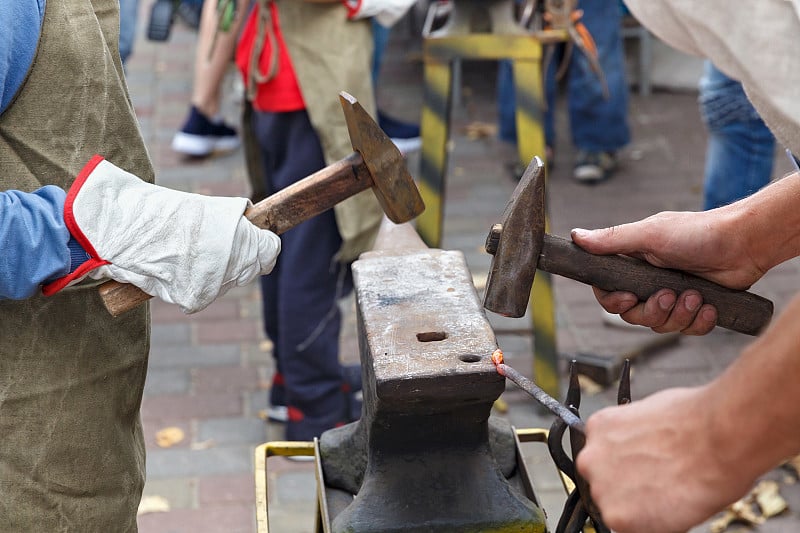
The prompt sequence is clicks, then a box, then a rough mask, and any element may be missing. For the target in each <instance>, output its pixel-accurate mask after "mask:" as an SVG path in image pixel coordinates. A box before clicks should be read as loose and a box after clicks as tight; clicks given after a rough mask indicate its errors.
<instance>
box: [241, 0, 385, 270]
mask: <svg viewBox="0 0 800 533" xmlns="http://www.w3.org/2000/svg"><path fill="white" fill-rule="evenodd" d="M260 1H261V2H262V3H264V4H265V5H266V1H265V0H260ZM276 4H277V6H278V16H279V17H280V18H279V20H280V24H281V33H282V34H283V38H284V41H285V42H286V48H287V50H288V52H289V56H290V57H291V59H292V66H293V67H294V71H295V74H296V75H297V81H298V84H299V85H300V91H301V92H302V93H303V100H304V102H305V104H306V111H307V112H308V116H309V119H310V120H311V124H312V125H313V126H314V130H316V132H317V135H318V136H319V139H320V143H321V145H322V151H323V153H324V155H325V161H326V163H327V164H329V165H330V164H331V163H334V162H336V161H338V160H339V159H342V158H344V157H346V156H347V155H349V154H350V153H351V152H352V151H353V146H352V145H351V144H350V134H349V133H348V131H347V123H346V122H345V119H344V114H343V113H342V106H341V104H340V103H339V92H340V91H347V92H348V93H350V94H352V95H353V96H355V97H356V98H357V99H358V101H359V103H360V104H361V105H362V106H363V107H364V109H365V110H366V111H367V113H369V114H370V115H372V116H373V117H374V116H375V96H374V91H373V87H372V74H371V70H370V69H371V68H372V25H371V24H372V23H371V21H370V20H368V19H367V20H359V21H349V20H347V9H346V8H345V7H344V5H342V4H341V3H339V2H336V3H314V2H299V1H297V0H276ZM250 113H251V110H250V109H249V108H248V106H245V113H244V116H243V118H242V125H243V130H244V136H245V142H244V146H245V154H246V156H247V160H248V172H249V174H250V181H251V184H252V186H253V191H254V196H255V198H254V199H255V200H259V199H260V197H263V195H265V194H266V193H265V191H264V190H263V189H264V187H263V183H262V182H263V178H262V176H263V175H264V174H263V170H261V168H260V158H259V155H258V154H257V153H255V152H257V150H258V148H257V143H255V142H254V141H253V139H252V130H251V129H250V125H251V124H252V122H251V119H250ZM248 137H249V139H248ZM334 212H335V213H336V224H337V226H338V228H339V233H340V234H341V236H342V248H341V250H340V251H339V254H338V256H337V257H338V259H339V260H340V261H343V262H349V261H353V260H355V259H357V258H358V256H359V254H360V253H361V252H364V251H367V250H369V249H371V248H372V244H373V242H374V240H375V236H376V234H377V231H378V227H379V226H380V222H381V218H382V217H383V211H382V210H381V207H380V205H379V204H378V201H377V199H376V198H375V194H374V193H373V192H372V191H363V192H361V193H359V194H357V195H355V196H353V197H351V198H349V199H347V200H345V201H344V202H341V203H340V204H338V205H337V206H336V207H335V208H334Z"/></svg>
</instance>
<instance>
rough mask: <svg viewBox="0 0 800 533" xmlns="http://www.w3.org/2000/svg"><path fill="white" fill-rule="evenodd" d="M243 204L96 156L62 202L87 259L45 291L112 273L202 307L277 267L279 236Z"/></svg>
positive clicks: (190, 308)
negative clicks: (163, 182)
mask: <svg viewBox="0 0 800 533" xmlns="http://www.w3.org/2000/svg"><path fill="white" fill-rule="evenodd" d="M248 205H250V201H249V200H248V199H246V198H227V197H213V196H203V195H200V194H192V193H186V192H180V191H175V190H172V189H167V188H164V187H159V186H157V185H152V184H149V183H146V182H144V181H142V180H141V179H139V178H138V177H136V176H134V175H133V174H130V173H128V172H126V171H124V170H122V169H120V168H118V167H116V166H114V165H113V164H111V163H110V162H108V161H106V160H104V159H103V158H102V157H100V156H95V157H94V158H93V159H92V160H91V161H90V162H89V163H87V165H86V166H85V167H84V168H83V170H82V171H81V173H80V175H79V176H78V177H77V178H76V180H75V182H74V183H73V185H72V187H71V188H70V190H69V191H68V193H67V200H66V203H65V205H64V219H65V221H66V224H67V227H68V228H69V230H70V233H71V234H72V237H73V238H74V239H75V240H77V241H78V243H80V245H81V246H82V247H83V249H84V250H85V251H86V257H85V258H82V261H83V262H82V263H81V264H80V265H79V266H78V267H77V269H75V268H74V267H73V272H72V273H71V274H69V275H68V276H65V277H64V278H60V279H58V280H56V281H54V282H53V283H50V284H48V285H46V286H45V287H44V290H43V292H44V293H45V294H53V293H55V292H58V291H59V290H61V289H63V288H64V287H66V286H68V285H71V284H74V283H77V282H78V281H80V280H81V279H83V278H84V277H86V276H89V277H91V278H94V279H101V278H111V279H114V280H116V281H119V282H122V283H131V284H133V285H136V286H137V287H139V288H140V289H142V290H143V291H144V292H146V293H147V294H150V295H152V296H158V297H159V298H161V299H162V300H164V301H165V302H168V303H174V304H177V305H178V306H179V307H180V308H181V310H183V312H184V313H194V312H197V311H200V310H201V309H203V308H205V307H206V306H207V305H208V304H210V303H211V302H212V301H214V300H215V299H216V298H217V297H219V296H221V295H222V294H224V293H225V292H227V291H228V290H229V289H231V288H232V287H234V286H241V285H246V284H248V283H250V282H251V281H253V280H254V279H255V278H257V277H258V276H260V275H262V274H267V273H269V272H270V271H271V270H272V268H273V267H274V266H275V261H276V259H277V257H278V253H280V249H281V244H280V239H279V238H278V236H277V235H275V234H274V233H272V232H270V231H267V230H263V229H259V228H257V227H256V226H254V225H253V224H251V223H250V222H249V221H248V220H247V219H246V218H245V217H244V216H242V215H243V213H244V211H245V209H246V208H247V207H248ZM74 264H75V263H73V265H74Z"/></svg>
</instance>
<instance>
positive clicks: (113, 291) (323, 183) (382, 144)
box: [98, 92, 425, 316]
mask: <svg viewBox="0 0 800 533" xmlns="http://www.w3.org/2000/svg"><path fill="white" fill-rule="evenodd" d="M339 101H340V102H341V104H342V110H343V111H344V116H345V121H346V122H347V131H348V133H349V134H350V143H351V144H352V146H353V153H351V154H350V155H348V156H347V157H345V158H344V159H341V160H339V161H337V162H336V163H333V164H331V165H328V166H327V167H325V168H323V169H322V170H320V171H318V172H315V173H314V174H311V175H310V176H307V177H305V178H303V179H302V180H300V181H298V182H296V183H294V184H292V185H290V186H289V187H286V188H285V189H282V190H280V191H278V192H277V193H275V194H273V195H271V196H269V197H267V198H265V199H264V200H262V201H260V202H258V203H257V204H255V205H253V206H252V207H249V208H248V209H247V210H246V211H245V212H244V216H245V217H247V219H248V220H249V221H250V222H252V223H253V224H255V225H256V226H258V227H259V228H262V229H268V230H270V231H272V232H274V233H276V234H278V235H280V234H281V233H284V232H285V231H288V230H290V229H292V228H293V227H295V226H297V225H298V224H300V223H301V222H303V221H305V220H308V219H310V218H312V217H314V216H316V215H318V214H320V213H322V212H324V211H327V210H328V209H330V208H332V207H333V206H335V205H336V204H338V203H339V202H341V201H342V200H346V199H347V198H349V197H351V196H353V195H355V194H357V193H359V192H361V191H363V190H365V189H369V188H372V190H373V192H374V193H375V196H376V197H377V198H378V203H380V205H381V207H382V208H383V210H384V212H385V213H386V216H387V217H388V218H389V219H390V220H391V221H392V222H395V223H397V224H401V223H403V222H408V221H409V220H411V219H413V218H414V217H416V216H417V215H419V214H420V213H422V211H423V210H424V209H425V204H424V203H423V202H422V197H420V194H419V190H417V186H416V184H415V183H414V180H413V178H412V177H411V175H410V174H409V172H408V168H407V167H406V164H405V160H404V159H403V155H402V154H401V153H400V150H398V149H397V147H396V146H395V145H394V143H393V142H392V140H391V139H390V138H389V137H388V136H387V135H386V134H385V133H384V132H383V130H381V128H380V127H379V126H378V125H377V124H376V123H375V121H374V120H373V119H372V117H370V116H369V114H368V113H367V112H366V111H365V110H364V108H363V107H361V104H359V103H358V101H357V100H356V99H355V98H354V97H353V96H351V95H349V94H347V93H346V92H341V93H339ZM98 290H99V292H100V297H101V298H102V300H103V304H104V305H105V306H106V309H108V311H109V313H111V315H113V316H119V315H121V314H122V313H124V312H126V311H128V310H130V309H133V308H134V307H137V306H138V305H139V304H141V303H142V302H145V301H147V300H149V299H150V298H152V296H151V295H149V294H147V293H145V292H144V291H142V290H141V289H139V288H138V287H136V286H134V285H128V284H125V283H119V282H116V281H108V282H106V283H104V284H102V285H101V286H100V287H99V289H98Z"/></svg>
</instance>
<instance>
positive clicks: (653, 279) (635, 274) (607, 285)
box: [537, 234, 773, 335]
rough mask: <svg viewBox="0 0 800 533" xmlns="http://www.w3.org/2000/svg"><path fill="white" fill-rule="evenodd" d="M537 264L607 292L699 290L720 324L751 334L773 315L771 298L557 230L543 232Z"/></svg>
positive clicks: (644, 293)
mask: <svg viewBox="0 0 800 533" xmlns="http://www.w3.org/2000/svg"><path fill="white" fill-rule="evenodd" d="M537 268H539V269H541V270H544V271H546V272H550V273H551V274H558V275H560V276H564V277H567V278H571V279H574V280H576V281H580V282H583V283H586V284H589V285H592V286H594V287H598V288H600V289H603V290H606V291H626V292H632V293H634V294H636V295H637V296H638V297H639V299H640V300H642V301H644V300H647V298H648V297H650V296H651V295H652V294H654V293H655V292H656V291H658V290H660V289H663V288H668V289H672V290H673V291H675V293H676V294H680V293H681V292H683V291H685V290H687V289H695V290H697V291H698V292H700V294H701V295H702V296H703V302H705V303H709V304H711V305H713V306H714V307H716V308H717V325H718V326H722V327H723V328H727V329H730V330H733V331H738V332H740V333H746V334H748V335H757V334H758V333H759V332H760V331H761V330H762V329H763V328H764V327H765V326H766V325H767V324H768V323H769V321H770V319H771V318H772V311H773V305H772V302H771V301H770V300H768V299H766V298H764V297H762V296H759V295H757V294H753V293H751V292H747V291H738V290H734V289H729V288H727V287H723V286H721V285H717V284H716V283H714V282H712V281H708V280H706V279H703V278H699V277H697V276H695V275H693V274H688V273H686V272H681V271H678V270H671V269H667V268H659V267H656V266H653V265H651V264H650V263H647V262H645V261H641V260H639V259H635V258H633V257H628V256H622V255H594V254H590V253H589V252H587V251H585V250H583V249H582V248H580V247H578V246H577V245H576V244H575V243H573V242H572V241H569V240H567V239H564V238H561V237H557V236H554V235H548V234H545V236H544V244H543V246H542V252H541V254H540V255H539V263H538V265H537Z"/></svg>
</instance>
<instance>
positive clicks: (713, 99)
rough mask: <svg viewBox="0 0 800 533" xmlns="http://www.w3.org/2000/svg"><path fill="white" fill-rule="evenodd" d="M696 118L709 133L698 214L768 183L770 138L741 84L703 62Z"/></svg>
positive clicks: (771, 154) (772, 151)
mask: <svg viewBox="0 0 800 533" xmlns="http://www.w3.org/2000/svg"><path fill="white" fill-rule="evenodd" d="M699 103H700V115H701V116H702V118H703V121H704V122H705V124H706V127H707V128H708V135H709V138H708V149H707V150H706V168H705V181H704V184H703V208H704V209H713V208H715V207H719V206H722V205H726V204H729V203H731V202H734V201H736V200H738V199H740V198H744V197H745V196H749V195H750V194H752V193H754V192H756V191H757V190H759V189H760V188H761V187H763V186H764V185H766V184H767V183H769V179H770V176H771V174H772V163H773V158H774V155H775V138H774V137H773V135H772V133H771V132H770V131H769V129H768V128H767V126H766V125H765V124H764V122H763V121H762V120H761V118H760V117H759V116H758V113H757V112H756V110H755V109H754V108H753V105H752V104H751V103H750V100H748V99H747V96H746V95H745V93H744V90H743V89H742V85H741V83H739V82H738V81H736V80H733V79H731V78H729V77H728V76H726V75H725V74H723V73H722V72H720V71H719V70H718V69H717V68H716V67H715V66H714V65H713V64H711V62H709V61H706V64H705V70H704V72H703V77H702V79H701V80H700V97H699Z"/></svg>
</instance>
